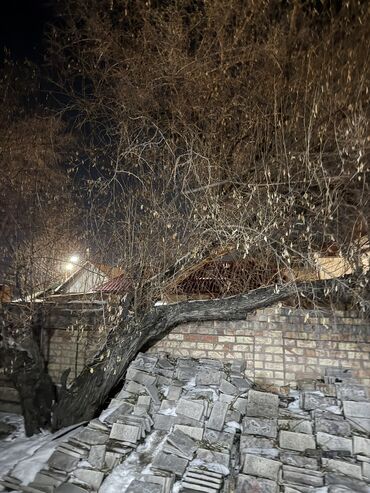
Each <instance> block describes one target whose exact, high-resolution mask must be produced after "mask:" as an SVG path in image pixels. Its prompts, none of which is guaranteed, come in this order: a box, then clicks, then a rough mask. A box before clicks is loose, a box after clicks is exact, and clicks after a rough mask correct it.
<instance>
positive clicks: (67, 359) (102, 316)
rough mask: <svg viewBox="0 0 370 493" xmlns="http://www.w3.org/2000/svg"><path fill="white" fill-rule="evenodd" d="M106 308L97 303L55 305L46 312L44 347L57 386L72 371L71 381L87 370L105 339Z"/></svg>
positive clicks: (44, 318)
mask: <svg viewBox="0 0 370 493" xmlns="http://www.w3.org/2000/svg"><path fill="white" fill-rule="evenodd" d="M104 310H106V307H104V306H102V305H98V306H95V305H94V304H93V303H91V304H89V305H84V306H77V307H76V306H67V305H54V306H52V307H49V308H47V307H46V308H45V309H44V313H43V321H42V332H43V342H42V348H43V352H44V355H45V360H46V361H47V368H48V373H49V375H50V376H51V378H52V379H53V381H54V382H55V383H56V384H59V383H60V379H61V376H62V374H63V372H64V371H65V370H66V369H68V368H70V370H71V371H70V373H69V377H68V381H71V380H73V379H74V378H75V377H76V376H77V375H79V373H80V372H81V370H82V369H83V367H84V365H85V363H86V361H87V360H88V359H89V357H90V356H91V355H92V354H93V353H94V352H95V351H96V349H97V348H98V347H99V342H100V341H101V339H102V338H104V334H105V330H104V327H105V326H104V321H105V320H106V318H107V313H105V312H104Z"/></svg>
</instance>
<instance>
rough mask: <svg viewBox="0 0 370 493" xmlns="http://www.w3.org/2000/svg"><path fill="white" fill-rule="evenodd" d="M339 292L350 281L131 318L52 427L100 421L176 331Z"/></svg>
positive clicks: (60, 406) (259, 292)
mask: <svg viewBox="0 0 370 493" xmlns="http://www.w3.org/2000/svg"><path fill="white" fill-rule="evenodd" d="M338 286H339V287H340V288H341V290H342V288H343V286H346V280H345V279H339V280H329V281H314V282H309V283H298V284H295V283H293V284H286V285H282V286H279V287H278V288H277V287H276V286H270V287H264V288H259V289H256V290H254V291H251V292H249V293H247V294H242V295H237V296H232V297H229V298H225V299H219V300H207V301H193V302H181V303H174V304H170V305H162V306H156V307H153V308H152V309H151V310H150V311H149V312H148V313H146V314H143V316H142V317H141V318H140V319H139V320H138V319H136V320H129V319H127V318H126V320H125V321H124V322H123V323H121V324H119V325H118V326H117V327H116V328H115V329H114V330H112V331H111V333H110V334H109V336H108V338H107V341H106V343H105V345H104V347H103V348H102V349H101V350H100V351H99V353H98V354H97V355H96V356H95V358H94V360H93V361H92V362H91V363H90V364H89V365H88V366H86V367H85V368H84V370H83V371H82V372H81V374H80V375H79V376H78V377H77V379H76V380H75V381H74V382H73V383H72V385H71V387H70V388H69V389H64V390H63V392H62V394H61V395H60V396H59V397H60V398H59V401H58V402H57V403H56V405H55V406H54V408H53V414H52V427H53V429H54V430H56V429H59V428H61V427H63V426H69V425H71V424H74V423H77V422H81V421H88V420H90V419H92V418H93V417H94V416H96V414H97V413H98V412H99V411H100V410H101V409H102V406H103V405H104V404H105V402H106V400H107V398H108V396H109V395H110V393H111V392H112V390H113V389H115V388H116V387H117V385H118V383H119V382H120V381H121V380H122V378H123V377H124V374H125V371H126V369H127V367H128V365H129V364H130V362H131V361H132V360H133V359H134V358H135V356H136V354H137V353H138V352H139V351H140V349H141V348H142V347H143V346H145V345H146V344H147V343H148V342H149V341H150V340H152V339H155V338H158V336H160V335H165V334H166V333H167V332H168V331H170V330H171V329H173V328H174V327H175V326H176V325H179V324H181V323H186V322H198V321H199V322H200V321H207V320H225V321H227V320H241V319H244V318H245V316H246V314H247V313H249V312H251V311H254V310H256V309H258V308H264V307H267V306H271V305H273V304H275V303H277V302H279V301H283V300H286V299H287V298H290V297H292V296H297V295H301V296H305V297H310V298H311V299H312V298H323V297H324V296H325V293H326V292H327V290H328V289H329V290H330V291H331V292H332V291H333V288H334V287H336V289H337V288H338Z"/></svg>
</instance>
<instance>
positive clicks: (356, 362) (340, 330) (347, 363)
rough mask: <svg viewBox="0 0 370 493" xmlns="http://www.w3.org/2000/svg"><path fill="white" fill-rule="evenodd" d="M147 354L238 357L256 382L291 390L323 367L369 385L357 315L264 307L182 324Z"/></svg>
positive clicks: (365, 339)
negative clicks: (236, 316)
mask: <svg viewBox="0 0 370 493" xmlns="http://www.w3.org/2000/svg"><path fill="white" fill-rule="evenodd" d="M148 351H149V352H159V351H160V352H166V353H168V354H170V355H172V356H175V357H179V356H186V357H188V356H190V357H194V358H216V359H222V360H226V361H227V360H232V359H243V360H245V361H246V365H247V371H246V374H247V376H248V377H250V378H251V379H253V380H255V381H256V382H260V383H264V384H274V385H291V386H295V385H296V383H297V381H298V380H301V379H306V378H308V379H310V378H317V377H320V376H322V375H323V373H324V369H325V368H326V367H344V368H350V369H351V370H352V371H353V374H354V376H355V377H356V378H357V379H358V380H360V381H361V382H363V383H364V384H365V385H367V386H369V387H370V326H369V323H368V322H366V321H365V320H363V319H362V318H361V317H360V316H359V315H358V314H357V313H353V312H336V313H335V314H332V313H331V312H330V313H325V312H318V311H309V310H294V309H289V308H269V309H265V310H258V311H257V312H256V313H255V314H249V315H247V317H246V319H245V320H240V321H231V322H218V321H214V322H202V323H188V324H184V325H180V326H178V327H176V328H175V329H174V330H172V332H170V333H169V334H168V335H166V336H165V337H164V338H163V339H161V340H159V341H156V342H154V344H153V345H152V346H151V347H150V349H149V350H148Z"/></svg>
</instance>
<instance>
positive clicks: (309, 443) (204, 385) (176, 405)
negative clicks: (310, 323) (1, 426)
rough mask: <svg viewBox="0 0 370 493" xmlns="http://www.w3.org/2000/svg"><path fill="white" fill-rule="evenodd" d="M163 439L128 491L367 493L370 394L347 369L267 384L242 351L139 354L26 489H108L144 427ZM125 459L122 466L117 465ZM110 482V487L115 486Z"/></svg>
mask: <svg viewBox="0 0 370 493" xmlns="http://www.w3.org/2000/svg"><path fill="white" fill-rule="evenodd" d="M152 433H156V434H159V436H160V440H159V442H158V443H160V446H158V448H157V450H155V453H154V454H153V456H152V457H150V460H148V463H146V464H145V467H144V466H143V467H142V470H140V468H138V472H137V474H136V473H135V476H134V477H133V478H132V481H131V482H130V484H129V485H128V486H127V487H125V489H120V491H122V492H127V493H146V492H148V493H152V492H153V493H170V492H172V491H174V492H183V493H195V492H204V493H216V492H222V493H231V492H235V493H249V492H256V493H278V492H285V493H311V492H314V493H315V492H316V493H345V492H347V493H349V492H360V493H370V439H369V434H370V401H369V400H368V398H367V393H366V389H365V388H364V387H363V386H361V385H359V384H358V383H356V381H355V380H353V379H352V377H351V374H350V372H349V371H345V370H342V369H328V370H327V372H326V375H325V376H324V377H323V379H322V380H320V381H302V382H300V384H299V388H298V390H295V391H293V392H291V393H290V394H289V395H288V394H287V393H283V392H282V393H281V394H279V393H271V392H266V391H264V389H263V388H261V387H258V386H256V385H253V384H252V382H251V381H250V380H248V379H247V378H246V377H245V365H244V362H242V361H234V362H232V363H228V364H223V363H222V362H220V361H217V360H210V359H200V360H194V359H190V358H179V359H177V360H171V359H168V358H166V357H165V356H163V355H158V356H154V355H148V354H139V355H138V357H137V358H136V359H135V361H133V362H132V363H131V365H130V367H129V369H128V371H127V374H126V379H125V382H124V384H123V388H122V390H121V391H120V392H119V394H118V395H116V397H115V398H114V399H112V401H111V403H110V405H109V407H108V408H107V409H106V411H104V412H103V413H102V415H101V416H100V418H99V419H94V420H93V421H91V422H90V423H89V424H88V425H87V426H86V427H84V428H82V429H79V430H78V432H77V433H76V434H75V435H73V436H72V437H69V438H68V439H66V440H65V442H63V443H62V444H60V445H59V446H58V448H57V449H56V450H55V451H54V453H53V454H52V455H51V457H50V458H49V460H48V463H47V464H46V465H45V467H44V468H43V469H42V470H41V471H40V472H38V473H37V475H36V477H35V479H34V481H33V482H32V483H30V484H29V485H28V486H24V485H20V484H19V481H17V480H16V479H14V478H12V476H11V474H10V475H8V476H7V477H6V478H3V482H2V484H3V485H4V486H5V487H6V488H7V489H10V490H12V489H13V490H16V491H25V492H26V493H54V492H56V493H86V492H87V491H99V489H100V490H101V491H102V492H103V493H105V490H104V482H105V478H107V480H108V479H109V475H110V474H111V473H112V470H113V469H114V468H116V466H119V465H120V464H122V465H123V466H124V464H125V461H126V460H127V459H128V458H129V457H131V458H132V457H134V456H133V455H132V454H133V453H134V452H135V450H136V449H137V447H138V445H139V444H142V443H143V442H145V440H146V437H148V435H149V434H152ZM119 467H122V466H119ZM110 491H111V490H110Z"/></svg>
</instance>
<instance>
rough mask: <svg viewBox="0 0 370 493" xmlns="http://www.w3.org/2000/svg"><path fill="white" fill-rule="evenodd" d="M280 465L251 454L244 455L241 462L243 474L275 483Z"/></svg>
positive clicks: (274, 461)
mask: <svg viewBox="0 0 370 493" xmlns="http://www.w3.org/2000/svg"><path fill="white" fill-rule="evenodd" d="M281 465H282V464H281V462H278V461H276V460H271V459H266V458H265V457H258V456H257V455H253V454H246V455H245V456H244V460H243V473H244V474H247V475H251V476H257V477H259V478H265V479H272V480H274V481H277V480H278V478H279V471H280V468H281Z"/></svg>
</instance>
